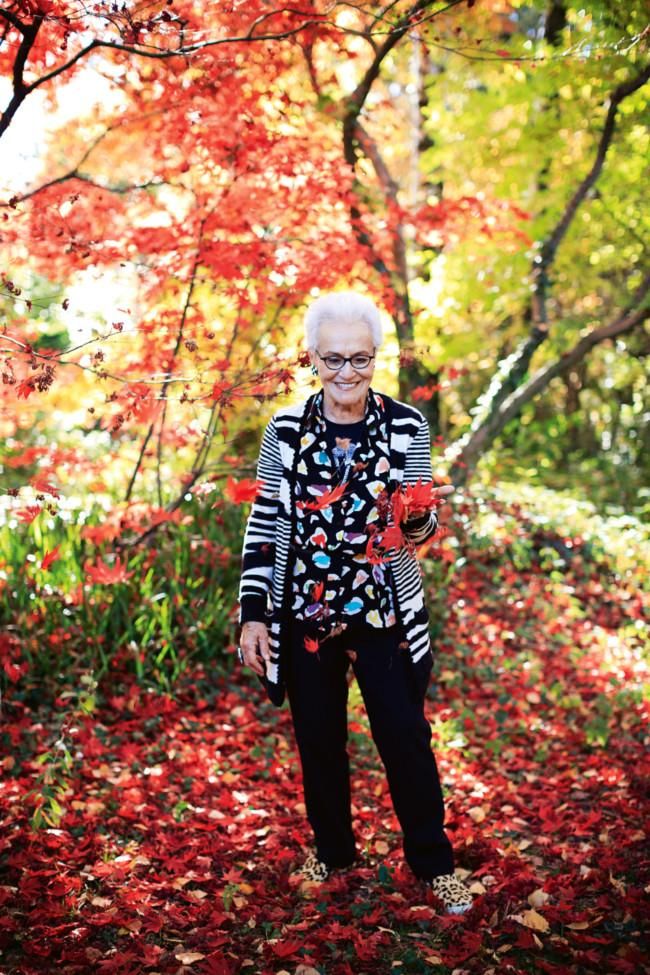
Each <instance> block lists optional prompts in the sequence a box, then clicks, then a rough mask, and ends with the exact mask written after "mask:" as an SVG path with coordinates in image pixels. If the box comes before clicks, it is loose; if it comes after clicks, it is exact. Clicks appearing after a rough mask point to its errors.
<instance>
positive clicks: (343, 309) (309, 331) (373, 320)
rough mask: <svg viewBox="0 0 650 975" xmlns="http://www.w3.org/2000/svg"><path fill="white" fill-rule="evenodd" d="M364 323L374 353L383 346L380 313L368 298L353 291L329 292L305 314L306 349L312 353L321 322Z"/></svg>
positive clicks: (321, 296)
mask: <svg viewBox="0 0 650 975" xmlns="http://www.w3.org/2000/svg"><path fill="white" fill-rule="evenodd" d="M359 321H361V322H365V323H366V325H368V326H369V327H370V331H371V332H372V341H373V344H374V346H375V348H376V349H378V348H379V346H380V345H381V343H382V339H383V328H382V324H381V317H380V315H379V310H378V308H377V306H376V305H375V303H374V301H372V299H371V298H367V297H366V295H362V294H358V293H357V292H356V291H330V292H329V294H324V295H320V297H318V298H316V299H315V301H312V303H311V305H310V306H309V308H308V309H307V312H306V314H305V338H306V340H307V348H308V349H315V348H316V345H317V343H318V330H319V328H320V326H321V325H322V324H323V323H324V322H341V324H346V325H347V324H350V323H351V322H359Z"/></svg>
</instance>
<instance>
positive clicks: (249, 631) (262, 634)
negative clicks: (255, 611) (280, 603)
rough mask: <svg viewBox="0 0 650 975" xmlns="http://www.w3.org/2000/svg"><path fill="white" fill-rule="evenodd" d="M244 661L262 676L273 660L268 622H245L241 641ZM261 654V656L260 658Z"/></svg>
mask: <svg viewBox="0 0 650 975" xmlns="http://www.w3.org/2000/svg"><path fill="white" fill-rule="evenodd" d="M239 645H240V647H241V652H242V657H243V658H244V663H245V664H246V665H247V666H248V667H250V668H251V670H254V671H255V673H256V674H259V675H260V677H264V675H265V673H266V664H267V663H269V662H270V660H271V650H270V647H269V631H268V629H267V626H266V623H256V622H253V621H250V622H249V623H244V625H243V626H242V630H241V638H240V641H239ZM260 654H261V658H262V659H260Z"/></svg>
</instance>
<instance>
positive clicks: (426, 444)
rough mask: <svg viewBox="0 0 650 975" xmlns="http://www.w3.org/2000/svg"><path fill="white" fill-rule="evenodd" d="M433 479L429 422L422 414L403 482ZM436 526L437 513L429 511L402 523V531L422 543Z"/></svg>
mask: <svg viewBox="0 0 650 975" xmlns="http://www.w3.org/2000/svg"><path fill="white" fill-rule="evenodd" d="M432 480H433V472H432V470H431V435H430V433H429V424H428V423H427V420H426V418H425V417H424V416H422V421H421V423H420V428H419V430H418V432H417V433H416V435H415V436H414V437H413V440H412V441H411V443H410V445H409V449H408V453H407V455H406V463H405V465H404V484H415V483H416V482H417V481H424V482H425V483H428V482H429V481H432ZM437 528H438V515H437V513H436V512H435V511H430V512H428V513H427V514H426V515H419V516H418V517H417V518H409V519H408V520H407V521H405V522H403V523H402V531H403V532H404V534H405V535H406V536H407V537H408V538H410V539H411V541H412V542H414V543H415V545H422V544H423V543H424V542H427V541H428V540H429V539H430V538H432V537H433V536H434V535H435V533H436V530H437Z"/></svg>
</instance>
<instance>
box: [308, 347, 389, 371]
mask: <svg viewBox="0 0 650 975" xmlns="http://www.w3.org/2000/svg"><path fill="white" fill-rule="evenodd" d="M314 352H315V353H316V355H317V356H318V358H319V359H320V360H321V362H324V363H325V365H326V366H327V368H328V369H329V370H330V372H340V371H341V369H342V368H343V366H344V365H345V363H346V362H349V363H350V365H351V366H352V368H353V369H354V371H355V372H363V370H364V369H367V368H368V366H369V365H370V363H371V362H372V360H373V359H374V358H375V353H374V352H373V354H372V355H369V354H368V353H367V352H357V353H356V354H355V355H337V354H336V353H332V355H321V354H320V352H319V351H318V349H314ZM328 359H342V360H343V361H342V362H341V365H340V366H330V365H328V362H327V360H328ZM353 359H367V360H368V361H367V362H366V363H364V365H363V366H359V365H356V366H355V364H354V362H353V361H352V360H353Z"/></svg>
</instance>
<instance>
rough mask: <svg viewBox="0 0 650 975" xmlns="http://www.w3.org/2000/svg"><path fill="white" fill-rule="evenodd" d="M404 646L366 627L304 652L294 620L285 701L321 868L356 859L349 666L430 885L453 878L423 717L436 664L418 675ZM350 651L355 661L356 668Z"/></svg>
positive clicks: (410, 853) (417, 868)
mask: <svg viewBox="0 0 650 975" xmlns="http://www.w3.org/2000/svg"><path fill="white" fill-rule="evenodd" d="M400 639H401V638H400V636H399V627H397V626H394V627H390V628H389V629H384V630H380V629H375V628H373V627H370V626H367V625H366V626H363V625H361V626H355V627H354V628H353V627H349V628H348V629H347V630H346V631H345V632H344V633H342V634H341V635H339V636H335V637H330V638H329V639H327V640H325V641H324V642H323V643H322V644H321V646H320V647H319V649H318V652H310V651H308V650H306V649H305V647H304V629H303V628H302V627H301V625H300V622H299V621H295V620H294V621H293V623H292V625H291V628H290V639H289V641H288V642H289V647H288V649H289V655H288V657H289V660H288V666H287V671H286V673H287V694H288V698H289V704H290V709H291V715H292V720H293V726H294V730H295V734H296V742H297V745H298V751H299V754H300V760H301V765H302V776H303V789H304V796H305V807H306V810H307V818H308V820H309V823H310V825H311V827H312V829H313V832H314V839H315V845H316V853H317V856H318V858H319V859H320V860H323V861H324V862H325V863H327V864H328V865H329V866H331V867H343V866H347V865H348V864H350V863H352V862H354V860H355V859H357V849H356V844H355V838H354V835H353V831H352V816H351V809H350V799H351V797H350V766H349V758H348V752H347V747H346V746H347V737H348V728H347V699H348V680H347V671H348V667H349V666H350V664H351V665H352V668H353V670H354V674H355V677H356V679H357V682H358V684H359V689H360V691H361V695H362V697H363V702H364V705H365V708H366V713H367V715H368V720H369V723H370V730H371V733H372V737H373V740H374V742H375V744H376V746H377V749H378V751H379V755H380V757H381V760H382V762H383V765H384V768H385V770H386V776H387V780H388V786H389V789H390V794H391V798H392V802H393V808H394V810H395V814H396V816H397V819H398V821H399V823H400V826H401V828H402V832H403V848H404V857H405V859H406V862H407V863H408V865H409V867H410V868H411V870H412V871H413V873H414V874H415V876H416V877H418V878H421V879H424V880H430V879H431V878H433V877H435V876H438V874H443V873H453V872H454V857H453V851H452V846H451V843H450V841H449V838H448V837H447V835H446V833H445V830H444V828H443V827H444V817H445V811H444V802H443V796H442V789H441V786H440V779H439V776H438V768H437V765H436V760H435V757H434V754H433V752H432V751H431V728H430V727H429V723H428V721H427V719H426V717H425V714H424V699H425V694H426V689H427V686H428V683H429V677H430V674H431V664H432V658H431V657H430V656H428V658H427V659H425V660H423V661H418V663H417V664H415V666H413V665H412V664H411V661H410V660H409V659H408V658H407V654H408V649H407V648H406V647H403V646H402V647H400V646H399V641H400ZM347 650H354V651H355V652H356V659H355V660H352V659H351V657H350V656H349V655H348V654H347V653H346V651H347Z"/></svg>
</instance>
